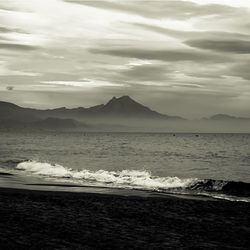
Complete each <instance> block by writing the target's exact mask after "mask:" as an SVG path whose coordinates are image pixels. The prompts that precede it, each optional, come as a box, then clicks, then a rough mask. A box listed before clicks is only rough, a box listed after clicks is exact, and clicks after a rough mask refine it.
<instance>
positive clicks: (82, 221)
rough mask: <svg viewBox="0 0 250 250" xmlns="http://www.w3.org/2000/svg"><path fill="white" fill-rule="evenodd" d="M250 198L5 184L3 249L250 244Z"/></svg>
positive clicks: (0, 193) (0, 202)
mask: <svg viewBox="0 0 250 250" xmlns="http://www.w3.org/2000/svg"><path fill="white" fill-rule="evenodd" d="M249 243H250V203H244V202H229V201H222V200H221V201H219V200H218V201H216V200H215V201H211V200H207V201H206V200H192V199H180V198H175V197H162V198H161V197H131V196H130V197H126V196H118V195H104V194H89V193H67V192H46V191H31V190H17V189H5V188H2V189H0V249H1V250H4V249H15V250H17V249H84V250H85V249H86V250H87V249H100V250H101V249H115V250H116V249H126V250H127V249H157V250H159V249H249V247H250V245H249Z"/></svg>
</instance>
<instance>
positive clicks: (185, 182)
mask: <svg viewBox="0 0 250 250" xmlns="http://www.w3.org/2000/svg"><path fill="white" fill-rule="evenodd" d="M16 169H17V170H22V171H25V172H26V173H30V174H33V175H36V176H43V177H48V178H54V179H55V180H57V181H58V180H61V181H62V180H63V181H67V180H68V181H69V182H75V183H78V184H79V182H80V183H83V184H88V185H94V186H104V187H116V188H129V189H141V190H149V191H160V192H174V193H177V192H183V193H191V194H205V195H207V194H212V195H215V194H216V195H217V194H222V195H230V196H232V195H233V196H238V197H250V183H245V182H234V181H223V180H212V179H202V180H201V179H197V178H183V179H181V178H178V177H158V176H152V175H151V173H150V172H148V171H145V170H122V171H107V170H98V171H90V170H87V169H84V170H79V171H77V170H73V169H71V168H66V167H64V166H62V165H59V164H50V163H42V162H36V161H25V162H20V163H18V164H17V166H16ZM66 179H67V180H66ZM221 197H223V196H221Z"/></svg>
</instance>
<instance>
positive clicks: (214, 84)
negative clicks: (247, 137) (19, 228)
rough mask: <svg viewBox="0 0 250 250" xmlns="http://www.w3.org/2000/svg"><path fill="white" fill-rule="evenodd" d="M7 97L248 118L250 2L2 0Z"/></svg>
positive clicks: (0, 49)
mask: <svg viewBox="0 0 250 250" xmlns="http://www.w3.org/2000/svg"><path fill="white" fill-rule="evenodd" d="M0 55H1V57H0V100H5V101H10V102H14V103H17V104H19V105H21V106H26V107H28V106H31V107H36V108H52V107H59V106H67V107H76V106H86V107H87V106H91V105H95V104H100V103H104V102H106V101H107V100H108V99H110V98H111V97H112V96H121V95H130V96H131V97H132V98H135V99H136V100H138V101H139V102H141V103H143V104H145V105H147V106H150V107H151V108H153V109H155V110H157V111H160V112H162V113H166V114H170V115H181V116H184V117H187V118H197V117H202V116H208V115H211V114H215V113H227V114H231V115H237V116H246V117H250V112H249V107H250V1H249V0H239V1H235V0H200V1H198V0H190V1H181V0H178V1H177V0H173V1H167V0H165V1H164V0H162V1H153V0H152V1H136V0H135V1H125V0H123V1H122V0H106V1H105V0H103V1H90V0H89V1H85V0H64V1H63V0H43V1H41V0H6V1H1V2H0Z"/></svg>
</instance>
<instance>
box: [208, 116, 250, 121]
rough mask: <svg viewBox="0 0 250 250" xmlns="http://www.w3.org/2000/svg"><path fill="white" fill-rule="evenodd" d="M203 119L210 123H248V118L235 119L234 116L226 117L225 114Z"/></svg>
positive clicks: (249, 119)
mask: <svg viewBox="0 0 250 250" xmlns="http://www.w3.org/2000/svg"><path fill="white" fill-rule="evenodd" d="M205 119H206V120H210V121H250V118H246V117H236V116H231V115H226V114H216V115H213V116H211V117H209V118H205Z"/></svg>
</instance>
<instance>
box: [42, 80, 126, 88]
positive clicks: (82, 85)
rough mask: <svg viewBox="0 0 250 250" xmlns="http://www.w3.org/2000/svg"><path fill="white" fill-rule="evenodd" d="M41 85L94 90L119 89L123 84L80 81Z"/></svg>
mask: <svg viewBox="0 0 250 250" xmlns="http://www.w3.org/2000/svg"><path fill="white" fill-rule="evenodd" d="M40 83H42V84H47V85H53V86H58V85H59V86H60V85H61V86H66V87H80V88H96V87H120V86H124V84H118V83H117V84H114V83H110V82H105V81H100V80H92V79H82V80H80V81H41V82H40Z"/></svg>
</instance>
